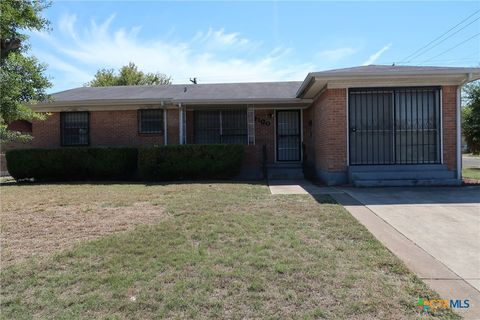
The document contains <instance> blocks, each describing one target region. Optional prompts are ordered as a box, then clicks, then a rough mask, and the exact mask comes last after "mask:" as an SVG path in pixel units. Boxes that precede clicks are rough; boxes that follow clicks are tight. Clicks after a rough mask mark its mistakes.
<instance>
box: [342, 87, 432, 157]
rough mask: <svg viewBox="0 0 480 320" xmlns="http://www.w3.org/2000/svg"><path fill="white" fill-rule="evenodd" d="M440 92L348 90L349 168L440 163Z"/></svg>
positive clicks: (420, 90) (418, 90) (397, 89)
mask: <svg viewBox="0 0 480 320" xmlns="http://www.w3.org/2000/svg"><path fill="white" fill-rule="evenodd" d="M440 138H441V134H440V89H439V88H431V87H418V88H388V89H381V88H372V89H350V90H349V145H350V150H349V151H350V165H376V164H433V163H439V162H440Z"/></svg>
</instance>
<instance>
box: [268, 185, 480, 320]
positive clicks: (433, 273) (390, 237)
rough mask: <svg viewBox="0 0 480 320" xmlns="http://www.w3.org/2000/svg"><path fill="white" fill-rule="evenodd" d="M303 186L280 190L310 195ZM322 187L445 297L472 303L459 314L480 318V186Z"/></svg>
mask: <svg viewBox="0 0 480 320" xmlns="http://www.w3.org/2000/svg"><path fill="white" fill-rule="evenodd" d="M301 185H303V183H299V184H297V185H295V184H292V185H287V184H284V185H283V189H276V191H277V194H278V193H279V192H280V191H282V190H289V191H290V192H289V194H292V192H293V191H294V190H296V188H301V189H302V190H303V191H302V192H301V193H302V194H305V191H306V190H305V188H303V187H300V186H301ZM317 188H320V189H321V190H322V191H324V193H329V192H328V190H332V193H331V195H332V197H333V198H335V199H336V200H337V201H338V202H339V203H340V204H341V205H342V206H344V207H345V209H347V210H348V211H349V212H350V213H351V214H352V215H353V216H354V217H355V218H356V219H357V220H358V221H359V222H360V223H362V224H363V225H364V226H365V227H366V228H367V229H368V230H369V231H370V232H371V233H372V234H373V235H374V236H375V237H376V238H377V239H378V240H379V241H380V242H382V243H383V245H385V246H386V247H387V248H388V249H389V250H390V251H392V252H393V253H394V254H395V255H396V256H397V257H399V258H400V259H401V260H402V261H403V262H404V263H405V264H406V265H407V267H408V268H409V269H410V270H412V271H413V272H414V273H416V274H417V275H418V277H419V278H421V279H422V280H423V281H424V282H425V283H427V284H428V285H429V286H430V287H431V288H432V289H433V290H435V291H437V292H438V293H439V294H440V296H441V297H442V298H444V299H454V300H456V299H461V300H464V299H468V300H470V308H468V309H455V311H457V312H458V313H460V314H462V316H464V317H465V318H466V319H480V286H479V285H480V187H463V188H451V187H450V188H439V187H437V188H418V187H417V188H322V187H317ZM307 189H308V188H307ZM313 190H316V189H315V188H314V189H313ZM272 193H273V191H272Z"/></svg>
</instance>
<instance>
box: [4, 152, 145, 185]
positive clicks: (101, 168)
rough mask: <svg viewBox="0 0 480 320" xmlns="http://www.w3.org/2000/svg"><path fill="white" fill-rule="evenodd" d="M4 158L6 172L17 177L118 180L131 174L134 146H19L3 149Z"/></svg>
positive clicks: (132, 173) (133, 168)
mask: <svg viewBox="0 0 480 320" xmlns="http://www.w3.org/2000/svg"><path fill="white" fill-rule="evenodd" d="M6 159H7V169H8V172H9V173H10V174H11V175H12V177H13V178H15V179H17V180H18V179H26V178H34V179H35V180H36V181H41V180H112V179H114V180H120V179H129V178H131V177H133V175H134V174H135V171H136V167H137V149H136V148H79V147H73V148H70V147H68V148H61V149H22V150H9V151H7V153H6Z"/></svg>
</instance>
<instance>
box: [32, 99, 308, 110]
mask: <svg viewBox="0 0 480 320" xmlns="http://www.w3.org/2000/svg"><path fill="white" fill-rule="evenodd" d="M311 103H312V100H311V99H299V98H269V99H213V100H212V99H177V100H174V99H163V100H158V99H104V100H70V101H52V102H49V103H39V104H35V105H31V106H30V107H31V108H32V109H33V110H34V111H37V112H59V111H64V110H90V111H95V110H99V111H104V110H112V111H113V110H134V109H139V108H143V107H155V106H160V107H162V108H172V107H177V105H178V104H184V105H240V104H243V105H254V104H256V105H258V104H291V105H308V104H311Z"/></svg>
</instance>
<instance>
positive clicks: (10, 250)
mask: <svg viewBox="0 0 480 320" xmlns="http://www.w3.org/2000/svg"><path fill="white" fill-rule="evenodd" d="M0 217H1V243H2V250H1V263H0V267H1V268H5V267H8V266H10V265H12V264H16V263H18V262H21V261H23V260H26V259H27V258H29V257H32V256H46V255H50V254H52V252H55V251H59V250H64V249H69V248H72V247H73V246H74V245H75V244H77V243H78V242H80V241H85V240H91V239H95V238H98V237H101V236H104V235H107V234H111V233H114V232H121V231H126V230H130V229H133V228H134V227H135V226H137V225H141V224H152V223H156V222H159V221H160V220H162V219H165V218H166V217H167V214H166V213H165V210H164V209H163V207H161V206H155V205H152V204H150V203H147V202H145V203H144V202H137V203H134V204H133V205H131V206H120V207H111V206H106V205H103V204H82V205H67V206H52V207H43V208H42V207H37V208H33V209H32V211H31V212H24V211H22V212H19V211H14V212H2V213H1V216H0Z"/></svg>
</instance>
